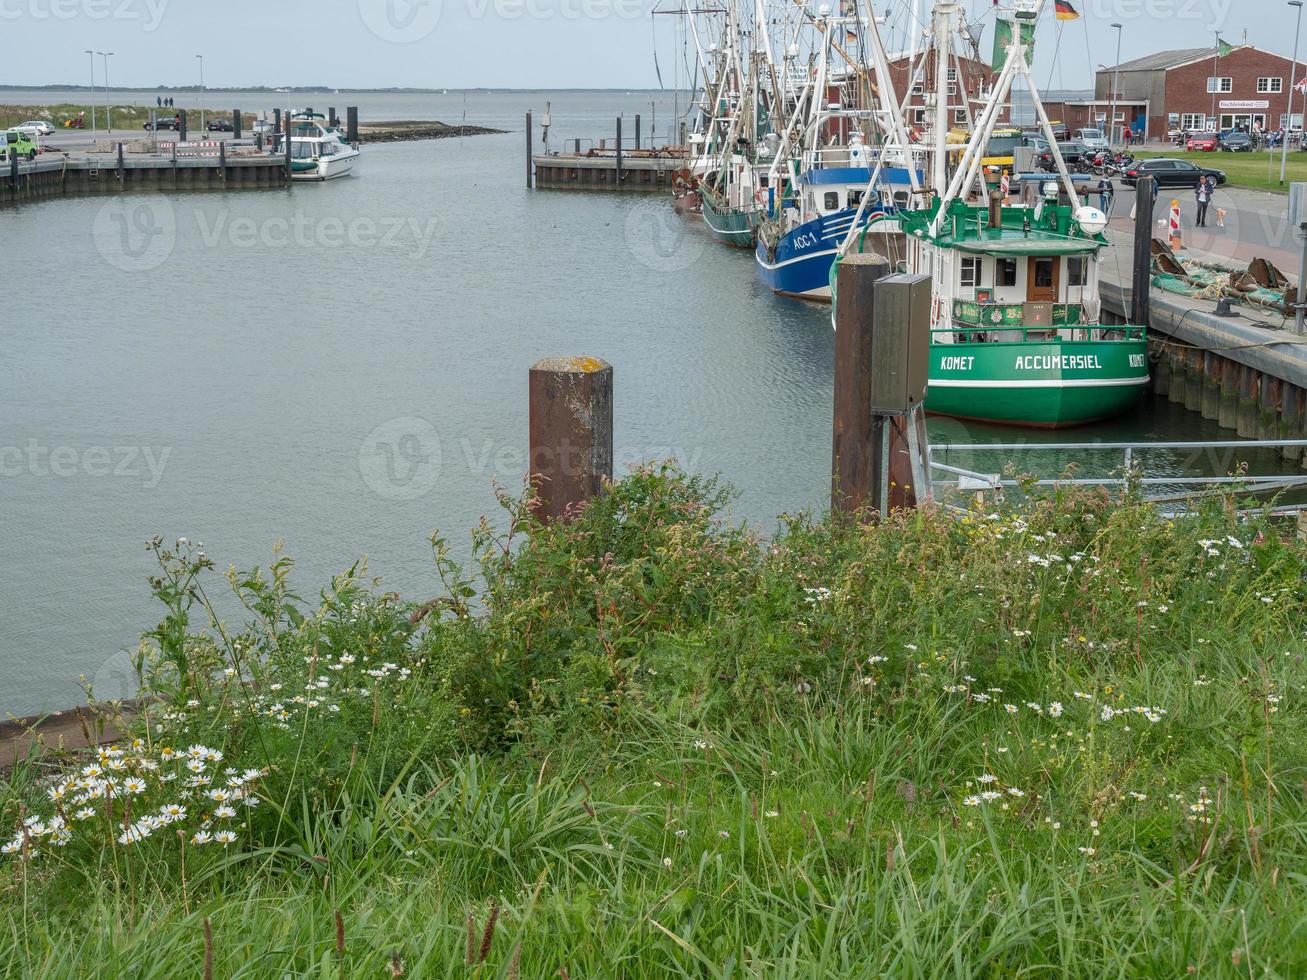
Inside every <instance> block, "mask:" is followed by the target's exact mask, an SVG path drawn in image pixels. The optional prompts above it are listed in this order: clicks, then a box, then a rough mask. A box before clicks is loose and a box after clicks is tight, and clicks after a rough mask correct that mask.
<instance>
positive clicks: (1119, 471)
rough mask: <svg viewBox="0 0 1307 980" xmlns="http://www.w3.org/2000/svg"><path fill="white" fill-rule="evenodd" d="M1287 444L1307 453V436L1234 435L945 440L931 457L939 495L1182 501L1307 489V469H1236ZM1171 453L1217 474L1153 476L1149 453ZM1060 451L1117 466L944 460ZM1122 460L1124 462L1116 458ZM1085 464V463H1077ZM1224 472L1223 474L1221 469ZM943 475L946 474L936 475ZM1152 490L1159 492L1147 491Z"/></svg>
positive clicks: (1306, 506)
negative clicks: (1116, 492)
mask: <svg viewBox="0 0 1307 980" xmlns="http://www.w3.org/2000/svg"><path fill="white" fill-rule="evenodd" d="M1286 447H1299V448H1302V449H1303V450H1304V452H1307V439H1230V440H1212V441H1206V442H1203V441H1181V442H1013V443H946V444H932V445H931V446H930V448H929V451H928V455H927V459H928V462H929V467H930V471H931V487H932V489H933V490H934V491H935V492H936V493H937V494H938V493H941V492H947V491H954V492H959V493H979V494H981V495H983V494H985V493H987V492H993V493H997V494H1001V493H1002V492H1003V491H1005V490H1016V489H1020V490H1027V489H1030V488H1034V487H1109V488H1117V489H1125V488H1127V487H1133V488H1140V489H1143V490H1144V491H1145V493H1144V495H1143V499H1144V500H1146V501H1148V502H1150V503H1183V502H1185V501H1189V500H1192V499H1194V498H1195V497H1197V496H1200V495H1202V494H1203V493H1205V492H1207V491H1210V490H1216V489H1221V488H1225V489H1227V490H1229V491H1230V492H1237V493H1239V494H1241V495H1245V496H1253V495H1258V494H1266V493H1279V492H1284V491H1286V490H1295V489H1301V488H1307V471H1300V472H1298V473H1289V474H1283V473H1282V474H1254V473H1249V472H1236V471H1237V470H1239V469H1240V468H1241V467H1242V465H1243V464H1244V463H1246V458H1243V459H1241V454H1244V453H1247V452H1248V451H1249V450H1271V449H1274V450H1281V449H1284V448H1286ZM1158 451H1169V452H1172V453H1174V452H1177V451H1179V452H1181V453H1183V452H1186V451H1187V453H1188V458H1187V459H1183V460H1179V461H1177V460H1174V459H1173V460H1171V461H1170V466H1171V467H1172V468H1176V469H1180V470H1183V471H1192V470H1193V469H1194V467H1195V464H1196V463H1197V462H1198V461H1199V460H1201V459H1203V458H1204V457H1206V462H1207V463H1208V466H1207V467H1206V468H1207V469H1210V470H1212V471H1213V473H1212V475H1203V476H1190V475H1185V474H1184V473H1183V472H1181V473H1171V474H1163V475H1149V470H1148V468H1147V466H1146V465H1145V463H1146V457H1147V455H1148V454H1149V453H1151V452H1158ZM1026 452H1040V453H1047V452H1058V453H1074V454H1077V455H1084V454H1101V453H1110V454H1112V456H1113V457H1114V459H1113V460H1112V461H1111V463H1112V464H1113V465H1111V466H1110V468H1109V467H1100V469H1106V470H1107V473H1106V474H1105V475H1090V476H1080V475H1075V474H1072V473H1066V474H1063V475H1059V476H1053V477H1050V476H1043V475H1040V474H1039V473H1032V474H1029V475H1027V476H1025V477H1022V478H1018V477H1015V476H1010V475H1007V476H1005V475H1004V473H1003V472H984V471H977V470H972V469H967V468H965V467H961V466H955V465H952V464H950V463H945V462H943V461H942V460H941V458H940V457H943V458H945V459H947V458H949V457H950V456H952V455H953V454H954V453H957V454H975V453H1026ZM1118 459H1119V465H1117V460H1118ZM1006 464H1007V465H1005V466H1004V467H1003V470H1004V471H1007V470H1009V469H1010V467H1012V466H1013V465H1015V463H1014V461H1013V460H1007V461H1006ZM1068 465H1076V466H1079V465H1081V463H1080V461H1078V460H1077V461H1075V462H1074V464H1068ZM1222 471H1223V472H1224V475H1220V473H1221V472H1222ZM935 474H942V475H943V478H939V479H937V478H935ZM1148 488H1154V489H1155V490H1157V491H1160V492H1154V493H1148V492H1147V489H1148ZM1275 510H1277V511H1278V512H1283V513H1292V512H1297V511H1301V510H1307V503H1303V504H1287V505H1283V506H1280V507H1277V508H1275Z"/></svg>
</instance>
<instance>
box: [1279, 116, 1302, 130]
mask: <svg viewBox="0 0 1307 980" xmlns="http://www.w3.org/2000/svg"><path fill="white" fill-rule="evenodd" d="M1280 128H1281V129H1302V113H1301V112H1295V113H1294V114H1293V120H1292V121H1290V119H1289V117H1288V116H1287V115H1286V114H1285V113H1283V112H1282V113H1280Z"/></svg>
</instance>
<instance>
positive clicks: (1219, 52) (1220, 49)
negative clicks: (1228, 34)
mask: <svg viewBox="0 0 1307 980" xmlns="http://www.w3.org/2000/svg"><path fill="white" fill-rule="evenodd" d="M1233 50H1234V45H1233V44H1226V43H1225V42H1224V41H1222V40H1221V39H1220V37H1217V39H1216V56H1217V57H1218V58H1224V57H1225V56H1226V55H1227V54H1229V53H1230V52H1231V51H1233Z"/></svg>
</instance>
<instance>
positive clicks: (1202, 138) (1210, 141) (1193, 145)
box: [1184, 133, 1220, 153]
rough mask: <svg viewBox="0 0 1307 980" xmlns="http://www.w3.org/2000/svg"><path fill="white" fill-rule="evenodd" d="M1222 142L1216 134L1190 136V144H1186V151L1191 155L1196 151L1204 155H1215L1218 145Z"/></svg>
mask: <svg viewBox="0 0 1307 980" xmlns="http://www.w3.org/2000/svg"><path fill="white" fill-rule="evenodd" d="M1219 142H1220V140H1218V139H1217V138H1216V134H1215V133H1199V134H1198V135H1197V136H1190V137H1189V142H1188V143H1186V144H1185V147H1184V148H1185V149H1186V150H1188V151H1189V152H1190V153H1193V152H1194V151H1195V150H1198V151H1201V152H1203V153H1215V152H1216V147H1217V144H1218V143H1219Z"/></svg>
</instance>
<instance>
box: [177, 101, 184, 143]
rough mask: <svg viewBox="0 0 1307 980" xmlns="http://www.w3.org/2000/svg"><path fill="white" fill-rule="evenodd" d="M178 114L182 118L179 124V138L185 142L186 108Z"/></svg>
mask: <svg viewBox="0 0 1307 980" xmlns="http://www.w3.org/2000/svg"><path fill="white" fill-rule="evenodd" d="M177 116H178V118H179V120H180V122H179V123H178V124H177V138H178V139H179V140H181V141H182V142H183V143H184V142H186V110H185V109H182V110H181V111H180V112H178V113H177Z"/></svg>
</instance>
